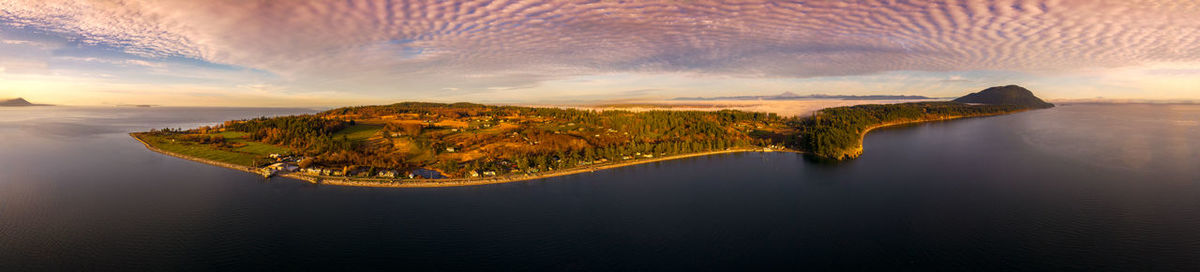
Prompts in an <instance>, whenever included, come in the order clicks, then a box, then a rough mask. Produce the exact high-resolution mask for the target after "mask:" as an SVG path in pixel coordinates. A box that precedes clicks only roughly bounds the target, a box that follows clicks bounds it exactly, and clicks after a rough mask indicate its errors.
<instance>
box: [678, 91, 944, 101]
mask: <svg viewBox="0 0 1200 272" xmlns="http://www.w3.org/2000/svg"><path fill="white" fill-rule="evenodd" d="M805 99H840V100H915V99H931V98H929V97H924V96H919V95H824V94H813V95H798V94H796V93H793V92H784V93H781V94H778V95H753V96H718V97H676V98H672V99H671V100H692V101H696V100H805Z"/></svg>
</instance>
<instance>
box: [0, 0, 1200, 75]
mask: <svg viewBox="0 0 1200 272" xmlns="http://www.w3.org/2000/svg"><path fill="white" fill-rule="evenodd" d="M1195 14H1200V2H1196V1H1184V0H1180V1H1171V0H1139V1H1128V0H1097V1H1090V0H1088V1H1085V0H1047V1H1034V0H997V1H920V0H918V1H806V2H793V1H666V0H664V1H587V2H585V1H565V0H564V1H551V0H502V1H423V0H414V1H301V2H277V1H235V0H211V1H185V0H178V1H172V0H166V1H134V0H115V1H108V0H103V1H101V0H96V1H86V0H79V1H69V0H9V1H4V2H0V28H5V29H9V30H23V31H31V32H42V33H52V34H54V35H58V36H61V37H64V38H66V39H69V40H71V41H73V42H76V43H79V44H81V45H84V46H102V47H111V48H116V49H117V50H120V51H121V52H123V53H126V54H129V55H133V56H136V57H139V58H141V59H138V60H135V61H130V62H127V64H131V65H139V66H152V64H151V63H152V62H153V61H154V60H165V59H170V58H183V59H195V60H201V61H203V62H207V63H215V64H221V65H229V66H235V67H245V68H249V69H255V70H261V71H266V72H268V73H271V74H274V75H278V76H279V77H280V78H281V79H280V80H279V81H278V82H275V84H287V85H292V87H293V88H290V89H296V90H302V89H305V88H307V89H310V91H318V90H322V89H334V88H337V89H353V90H354V91H353V92H357V93H362V94H388V93H404V94H416V97H434V96H437V95H439V94H442V93H445V92H447V91H448V90H451V89H452V90H455V91H456V90H463V91H469V92H475V93H478V92H482V93H487V92H488V91H496V90H512V89H518V90H519V89H536V88H535V87H537V86H541V85H540V84H541V83H542V82H545V81H549V80H560V79H566V78H572V77H578V76H586V75H602V74H611V73H640V74H658V73H686V74H706V75H720V76H734V77H741V78H810V77H828V76H851V75H869V74H877V73H883V72H889V71H951V72H952V71H975V70H1008V71H1026V72H1035V73H1050V74H1053V73H1068V72H1071V71H1076V70H1080V69H1088V68H1094V67H1124V66H1135V65H1142V64H1146V63H1156V62H1195V61H1200V20H1195V19H1194V16H1195ZM8 43H9V42H7V41H6V42H5V44H8ZM14 43H19V41H18V42H14ZM950 81H958V79H949V81H948V82H950ZM447 86H449V87H447Z"/></svg>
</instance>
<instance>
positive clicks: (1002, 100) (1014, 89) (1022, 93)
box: [954, 85, 1054, 108]
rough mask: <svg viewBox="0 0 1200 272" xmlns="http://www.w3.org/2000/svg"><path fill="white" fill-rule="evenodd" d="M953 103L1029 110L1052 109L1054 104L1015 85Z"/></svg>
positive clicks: (976, 94)
mask: <svg viewBox="0 0 1200 272" xmlns="http://www.w3.org/2000/svg"><path fill="white" fill-rule="evenodd" d="M954 102H960V103H977V104H992V105H1018V106H1026V107H1031V108H1052V107H1054V104H1050V103H1046V101H1042V99H1041V98H1038V97H1037V96H1034V95H1033V92H1031V91H1029V90H1028V89H1025V88H1024V87H1021V86H1017V85H1008V86H997V87H991V88H987V89H984V90H983V91H979V92H977V93H972V94H968V95H966V96H963V97H959V98H957V99H954Z"/></svg>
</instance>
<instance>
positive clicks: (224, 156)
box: [141, 131, 293, 166]
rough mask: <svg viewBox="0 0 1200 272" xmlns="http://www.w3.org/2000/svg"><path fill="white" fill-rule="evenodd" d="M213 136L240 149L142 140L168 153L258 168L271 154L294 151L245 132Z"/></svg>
mask: <svg viewBox="0 0 1200 272" xmlns="http://www.w3.org/2000/svg"><path fill="white" fill-rule="evenodd" d="M213 135H220V136H222V137H225V141H226V142H229V143H232V144H235V146H238V147H235V148H219V147H216V146H213V145H209V144H198V143H192V142H185V141H179V140H173V139H171V138H170V137H164V136H155V135H141V138H142V140H144V141H146V143H148V144H150V145H152V146H154V147H157V148H160V149H162V150H166V151H168V152H173V153H179V154H182V155H187V156H192V157H197V158H202V159H208V160H214V161H219V162H226V163H232V164H237V165H245V166H256V165H254V164H255V163H262V162H265V161H266V160H267V158H268V156H269V155H271V154H288V153H292V151H293V150H292V149H290V148H286V147H282V146H276V145H270V144H265V143H260V142H255V141H250V140H247V139H246V138H245V137H246V136H247V135H248V134H247V133H245V132H233V131H227V132H221V133H215V134H213Z"/></svg>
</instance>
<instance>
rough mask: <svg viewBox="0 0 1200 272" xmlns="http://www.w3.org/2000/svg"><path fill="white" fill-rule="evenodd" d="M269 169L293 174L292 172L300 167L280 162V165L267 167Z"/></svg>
mask: <svg viewBox="0 0 1200 272" xmlns="http://www.w3.org/2000/svg"><path fill="white" fill-rule="evenodd" d="M267 169H271V170H274V171H286V172H292V171H296V170H297V169H300V167H296V165H294V164H290V163H283V162H279V163H275V164H272V165H269V166H267Z"/></svg>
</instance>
